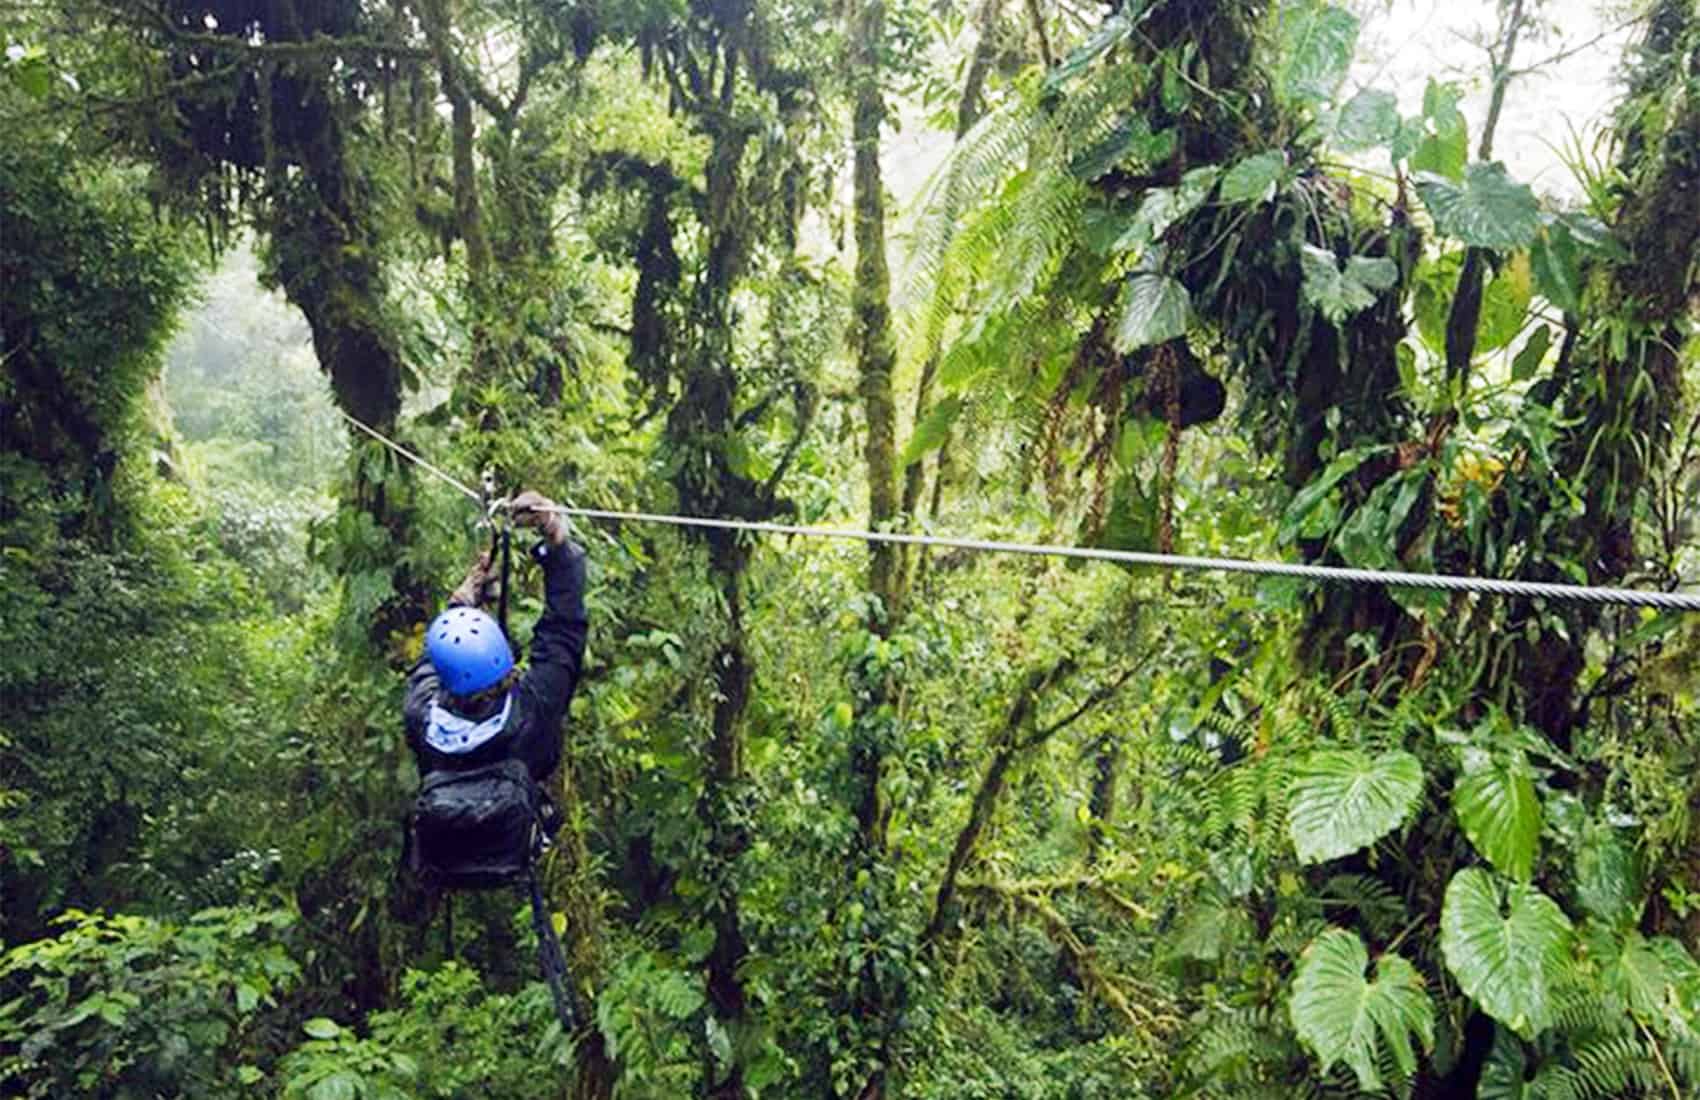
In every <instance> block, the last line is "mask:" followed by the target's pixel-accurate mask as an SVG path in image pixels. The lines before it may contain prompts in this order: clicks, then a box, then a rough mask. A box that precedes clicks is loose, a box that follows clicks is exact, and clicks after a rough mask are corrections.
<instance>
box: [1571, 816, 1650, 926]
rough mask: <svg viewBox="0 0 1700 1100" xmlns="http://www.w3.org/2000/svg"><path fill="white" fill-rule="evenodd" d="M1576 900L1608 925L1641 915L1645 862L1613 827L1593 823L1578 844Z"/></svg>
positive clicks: (1630, 919)
mask: <svg viewBox="0 0 1700 1100" xmlns="http://www.w3.org/2000/svg"><path fill="white" fill-rule="evenodd" d="M1575 882H1576V900H1577V901H1579V902H1581V903H1582V908H1583V909H1585V910H1587V911H1588V913H1589V914H1590V915H1592V916H1594V917H1597V918H1599V919H1600V920H1602V921H1605V922H1606V923H1607V924H1614V925H1615V924H1623V923H1625V922H1628V921H1633V920H1635V919H1636V918H1637V917H1639V916H1640V915H1641V860H1640V857H1639V856H1637V855H1636V853H1635V849H1634V848H1633V847H1631V846H1630V844H1629V843H1628V842H1627V841H1625V840H1624V838H1623V836H1622V835H1621V834H1620V833H1619V831H1618V830H1617V829H1615V828H1613V827H1611V826H1610V825H1606V824H1599V823H1590V824H1589V825H1588V826H1587V827H1585V828H1584V829H1583V830H1582V833H1581V835H1580V836H1579V837H1578V838H1577V840H1576V877H1575Z"/></svg>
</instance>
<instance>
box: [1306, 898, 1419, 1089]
mask: <svg viewBox="0 0 1700 1100" xmlns="http://www.w3.org/2000/svg"><path fill="white" fill-rule="evenodd" d="M1368 965H1369V953H1368V952H1366V951H1365V950H1364V945H1363V941H1362V940H1360V939H1358V937H1357V934H1356V933H1354V932H1348V931H1346V930H1345V929H1343V928H1330V929H1329V930H1328V931H1326V932H1324V933H1322V935H1320V936H1318V937H1316V939H1315V940H1313V941H1311V944H1310V946H1309V947H1306V948H1305V950H1304V955H1303V956H1302V957H1301V958H1300V959H1299V966H1298V970H1297V972H1296V973H1295V974H1294V975H1293V999H1292V1002H1291V1004H1290V1005H1289V1008H1288V1011H1289V1013H1290V1015H1291V1017H1292V1021H1293V1030H1294V1031H1296V1032H1297V1033H1298V1036H1299V1039H1300V1040H1301V1041H1302V1042H1304V1043H1305V1045H1306V1046H1308V1047H1310V1048H1311V1049H1312V1050H1314V1051H1315V1052H1316V1056H1317V1057H1318V1058H1320V1059H1322V1072H1323V1073H1324V1074H1326V1073H1327V1072H1328V1071H1329V1069H1331V1068H1332V1067H1333V1065H1334V1063H1335V1062H1345V1063H1346V1064H1347V1065H1348V1066H1351V1067H1352V1072H1354V1073H1356V1074H1357V1075H1358V1085H1359V1087H1360V1088H1362V1089H1363V1090H1364V1091H1366V1092H1374V1091H1376V1090H1377V1089H1379V1088H1380V1087H1381V1077H1380V1074H1379V1073H1377V1071H1376V1063H1377V1058H1376V1054H1377V1048H1378V1047H1379V1046H1380V1045H1381V1044H1385V1045H1386V1046H1387V1048H1388V1049H1389V1050H1390V1051H1391V1052H1392V1054H1393V1061H1394V1064H1395V1065H1397V1066H1398V1067H1399V1070H1400V1072H1401V1073H1403V1074H1404V1075H1405V1076H1407V1077H1408V1076H1410V1075H1411V1074H1413V1073H1415V1072H1416V1071H1417V1059H1416V1053H1415V1052H1414V1051H1413V1050H1412V1049H1411V1033H1412V1032H1415V1033H1416V1035H1417V1038H1418V1039H1419V1040H1421V1041H1422V1044H1423V1049H1424V1050H1432V1049H1433V1048H1434V1005H1433V1003H1432V1002H1430V1000H1429V997H1428V992H1427V991H1426V990H1425V989H1424V988H1423V979H1422V976H1421V975H1420V974H1418V973H1417V971H1416V968H1415V967H1413V966H1412V965H1411V964H1410V963H1408V962H1406V961H1405V960H1404V959H1402V958H1400V957H1399V956H1398V955H1383V956H1382V957H1381V958H1380V959H1379V960H1378V961H1377V962H1376V964H1375V981H1373V982H1370V981H1365V980H1364V970H1365V968H1366V967H1368Z"/></svg>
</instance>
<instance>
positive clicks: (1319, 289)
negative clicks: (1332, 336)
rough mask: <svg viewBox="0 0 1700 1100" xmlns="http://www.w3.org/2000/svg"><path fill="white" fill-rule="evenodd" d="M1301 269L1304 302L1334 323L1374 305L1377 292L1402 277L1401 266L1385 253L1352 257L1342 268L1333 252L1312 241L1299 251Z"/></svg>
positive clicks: (1387, 287) (1390, 285)
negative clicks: (1400, 274) (1319, 246)
mask: <svg viewBox="0 0 1700 1100" xmlns="http://www.w3.org/2000/svg"><path fill="white" fill-rule="evenodd" d="M1299 268H1300V270H1301V271H1302V272H1303V274H1304V283H1303V287H1302V289H1303V291H1304V298H1305V301H1307V302H1309V303H1310V304H1311V305H1313V306H1315V307H1316V308H1317V309H1318V310H1320V311H1321V312H1322V315H1323V316H1324V317H1326V318H1328V319H1329V320H1330V321H1332V322H1334V323H1335V324H1339V323H1340V322H1341V321H1344V320H1345V319H1346V318H1347V317H1349V316H1351V315H1352V314H1354V313H1356V312H1358V311H1359V310H1361V309H1367V308H1368V307H1370V306H1372V305H1374V304H1375V296H1376V293H1377V292H1379V291H1384V290H1388V289H1390V288H1391V287H1392V286H1393V284H1394V283H1395V282H1397V281H1398V279H1399V269H1398V267H1396V266H1395V265H1394V263H1393V261H1392V260H1390V259H1388V258H1387V257H1385V256H1351V257H1348V258H1347V260H1346V265H1345V269H1344V270H1341V268H1340V265H1339V261H1337V260H1336V259H1335V258H1334V253H1332V252H1330V251H1329V250H1328V249H1326V248H1318V247H1317V246H1315V245H1312V244H1307V245H1305V246H1304V247H1303V248H1302V249H1301V250H1300V252H1299Z"/></svg>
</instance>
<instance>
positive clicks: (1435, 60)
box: [844, 0, 1632, 209]
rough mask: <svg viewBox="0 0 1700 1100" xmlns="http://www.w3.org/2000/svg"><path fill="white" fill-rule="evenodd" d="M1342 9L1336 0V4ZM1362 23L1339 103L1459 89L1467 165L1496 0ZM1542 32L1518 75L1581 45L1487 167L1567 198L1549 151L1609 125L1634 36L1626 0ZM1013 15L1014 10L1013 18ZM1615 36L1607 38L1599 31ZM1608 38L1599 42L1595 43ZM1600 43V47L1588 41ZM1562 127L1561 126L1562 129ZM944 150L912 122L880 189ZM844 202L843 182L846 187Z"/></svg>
mask: <svg viewBox="0 0 1700 1100" xmlns="http://www.w3.org/2000/svg"><path fill="white" fill-rule="evenodd" d="M1336 2H1341V0H1336ZM1345 2H1346V3H1348V4H1349V6H1350V7H1352V8H1353V9H1354V10H1355V11H1357V13H1358V14H1359V16H1360V17H1361V18H1362V20H1363V28H1362V31H1361V32H1360V34H1359V36H1358V59H1357V62H1356V64H1354V65H1353V67H1352V72H1351V75H1350V76H1349V77H1348V79H1347V82H1346V86H1345V87H1344V88H1343V89H1342V92H1341V99H1342V100H1344V99H1347V98H1350V96H1351V95H1352V94H1353V93H1355V92H1356V91H1357V90H1358V89H1359V88H1361V87H1366V86H1374V87H1377V88H1382V89H1385V90H1387V91H1391V92H1393V93H1394V94H1395V95H1397V96H1398V97H1399V111H1400V114H1402V115H1406V116H1409V115H1414V114H1417V113H1418V112H1419V111H1420V110H1421V109H1422V102H1423V88H1424V86H1425V85H1426V84H1427V81H1428V78H1429V77H1431V76H1432V77H1435V78H1436V79H1438V80H1441V81H1445V82H1451V83H1455V84H1459V85H1461V86H1463V87H1464V88H1465V89H1466V91H1467V92H1468V95H1467V97H1466V98H1465V100H1464V102H1463V105H1462V107H1463V111H1464V116H1465V118H1467V119H1468V120H1469V123H1470V156H1471V158H1472V159H1473V158H1474V157H1475V154H1476V147H1477V143H1478V142H1479V141H1480V140H1481V126H1482V122H1483V120H1484V119H1486V117H1487V105H1488V65H1487V57H1486V54H1484V53H1483V52H1482V50H1481V48H1480V47H1479V46H1477V45H1475V43H1476V42H1479V41H1485V40H1487V39H1489V38H1491V37H1492V34H1493V31H1494V27H1495V21H1496V11H1497V6H1498V5H1497V4H1496V2H1495V0H1345ZM1527 2H1528V3H1529V4H1531V5H1533V6H1534V7H1535V10H1536V11H1537V13H1538V14H1539V17H1540V19H1541V21H1542V23H1543V24H1546V26H1545V27H1544V28H1543V29H1541V30H1539V31H1537V32H1536V33H1534V34H1533V35H1525V36H1524V37H1523V38H1522V40H1521V41H1520V43H1519V45H1518V49H1517V55H1516V60H1515V62H1514V65H1515V67H1517V68H1522V67H1524V66H1527V65H1532V64H1534V63H1536V62H1538V61H1540V60H1542V59H1544V58H1549V57H1553V56H1554V55H1557V54H1560V53H1563V52H1566V51H1568V50H1571V49H1573V48H1575V47H1579V46H1583V45H1584V44H1588V43H1591V45H1587V46H1586V48H1585V49H1581V50H1579V51H1578V52H1577V53H1575V54H1574V55H1572V56H1570V57H1567V58H1564V59H1563V60H1560V61H1558V62H1555V63H1554V64H1552V65H1550V66H1547V67H1545V68H1543V69H1541V70H1540V71H1539V72H1537V73H1531V74H1529V75H1527V76H1523V77H1520V78H1518V79H1517V80H1516V81H1515V82H1514V83H1513V84H1512V86H1511V90H1510V92H1509V93H1508V95H1507V96H1506V100H1505V108H1504V110H1503V111H1502V112H1501V116H1500V123H1499V127H1498V130H1497V132H1496V135H1495V140H1494V150H1493V154H1494V158H1495V159H1496V160H1502V161H1504V162H1505V165H1506V168H1507V169H1508V170H1509V171H1510V172H1511V175H1512V176H1513V178H1515V179H1518V180H1521V181H1523V182H1525V183H1528V184H1529V185H1531V186H1532V187H1534V188H1535V190H1536V191H1539V192H1543V193H1546V194H1552V195H1558V196H1564V197H1573V196H1574V195H1575V194H1576V188H1575V186H1574V185H1573V184H1572V183H1571V181H1570V179H1569V173H1568V171H1567V170H1566V169H1565V168H1564V166H1563V164H1562V163H1561V162H1560V161H1559V159H1558V157H1557V156H1556V155H1555V154H1554V152H1553V150H1552V149H1551V148H1550V147H1549V146H1548V144H1547V143H1548V142H1551V143H1553V144H1562V143H1564V142H1565V141H1566V140H1567V139H1568V136H1569V133H1570V131H1569V129H1568V126H1569V125H1573V126H1575V127H1576V129H1577V130H1578V131H1579V132H1583V133H1591V132H1592V128H1593V127H1596V126H1598V125H1599V124H1601V123H1603V122H1604V121H1606V119H1607V117H1608V116H1609V115H1610V112H1611V108H1612V106H1613V105H1614V104H1615V103H1616V101H1617V97H1618V85H1617V82H1616V80H1615V79H1614V77H1615V73H1616V71H1617V68H1618V65H1619V63H1620V61H1621V59H1622V57H1623V50H1624V46H1625V44H1626V43H1627V42H1628V41H1629V39H1630V36H1631V33H1632V32H1631V31H1629V30H1626V29H1623V28H1624V25H1625V19H1626V16H1625V15H1624V14H1623V11H1622V8H1623V7H1624V6H1625V0H1527ZM1015 14H1017V9H1016V7H1015V6H1014V5H1012V6H1011V15H1012V16H1013V15H1015ZM1608 31H1609V32H1612V33H1606V32H1608ZM1602 34H1605V37H1603V38H1601V37H1600V36H1601V35H1602ZM1595 39H1599V40H1598V41H1594V40H1595ZM1567 124H1568V125H1567ZM949 149H950V135H949V134H941V133H939V132H938V131H936V130H928V129H927V128H926V127H925V126H923V125H921V123H920V120H919V119H917V118H912V117H911V118H905V120H904V126H903V128H902V129H901V130H900V131H899V132H897V133H896V134H889V135H888V136H887V138H886V141H885V148H884V158H883V159H884V168H885V182H886V187H887V188H889V189H890V190H891V192H892V193H893V194H894V195H896V196H897V197H898V199H899V202H900V204H901V206H902V207H903V208H905V209H906V208H907V207H908V206H909V205H910V204H911V203H912V201H913V200H914V199H915V198H916V197H917V196H918V195H919V193H920V190H921V188H922V187H923V186H924V185H925V184H926V182H927V180H928V178H929V177H930V175H931V173H932V171H933V170H934V169H935V168H936V167H937V166H938V164H939V163H940V162H941V161H942V160H943V159H944V155H945V153H947V152H948V151H949ZM844 187H845V195H846V201H848V194H849V190H848V187H849V185H848V182H846V183H845V184H844Z"/></svg>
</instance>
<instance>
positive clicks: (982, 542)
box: [338, 410, 1700, 611]
mask: <svg viewBox="0 0 1700 1100" xmlns="http://www.w3.org/2000/svg"><path fill="white" fill-rule="evenodd" d="M338 412H339V413H340V412H341V410H338ZM342 416H343V417H344V419H346V420H349V421H350V422H352V423H353V424H355V425H356V426H357V427H359V428H360V429H361V430H362V431H364V432H365V433H366V434H368V435H370V436H372V437H373V438H374V439H377V440H378V441H379V442H381V443H384V444H385V445H386V446H388V447H390V448H391V449H392V450H394V451H395V452H396V453H397V454H400V455H402V456H403V457H405V458H408V459H410V460H412V461H414V462H416V463H418V464H419V465H420V466H421V467H422V468H424V469H425V470H427V471H429V472H431V473H433V474H436V475H437V476H438V477H440V478H442V479H443V480H444V481H446V482H448V483H449V484H450V485H453V486H455V487H456V488H458V489H460V490H461V491H462V492H465V493H467V494H468V495H470V496H471V497H472V498H473V499H474V500H481V498H480V497H479V495H478V494H477V493H474V492H471V491H470V490H469V489H467V488H466V486H464V485H462V484H461V483H460V482H459V481H457V480H455V479H454V478H452V477H450V476H448V475H447V474H445V473H443V472H442V471H441V470H439V469H437V468H436V467H435V466H433V465H431V464H430V463H428V462H426V461H425V460H424V459H422V458H419V457H418V456H417V455H414V454H413V453H412V452H410V451H407V450H405V449H404V448H402V447H401V446H400V445H398V444H396V443H393V442H391V441H390V440H388V439H386V438H385V437H384V436H382V435H381V434H379V433H378V432H376V431H374V430H373V429H371V428H369V427H367V426H366V425H364V424H361V423H360V422H359V421H357V420H355V419H354V418H353V417H351V416H349V415H348V414H347V413H342ZM539 510H540V511H549V512H553V513H555V514H557V515H562V516H569V517H571V516H577V517H580V518H583V519H599V520H614V521H619V522H626V523H662V524H668V525H671V526H675V527H700V528H712V529H718V530H726V531H750V532H756V533H760V534H769V535H800V536H803V537H807V538H834V539H855V540H859V541H862V542H885V543H900V544H904V545H910V546H935V547H943V548H946V549H954V550H972V551H978V552H985V553H998V554H1028V555H1039V556H1045V557H1058V558H1078V559H1083V560H1086V561H1108V562H1116V563H1118V564H1121V565H1143V566H1150V567H1154V568H1158V569H1188V570H1201V571H1210V572H1221V573H1246V574H1251V575H1253V576H1268V577H1292V578H1296V579H1300V580H1312V581H1323V582H1331V583H1338V584H1359V585H1383V586H1386V587H1390V588H1426V589H1438V590H1441V591H1447V592H1479V593H1483V594H1486V595H1491V596H1510V597H1520V598H1525V599H1554V600H1578V601H1583V602H1587V603H1602V604H1621V605H1624V606H1628V607H1650V608H1656V609H1658V610H1662V611H1700V593H1696V594H1690V593H1682V592H1656V591H1647V590H1644V589H1635V588H1610V587H1602V586H1597V585H1584V584H1557V583H1553V582H1548V581H1519V580H1506V579H1502V578H1498V577H1467V576H1459V575H1456V574H1448V573H1410V572H1403V571H1400V570H1391V569H1353V568H1349V567H1345V566H1335V565H1303V564H1299V563H1296V562H1271V561H1253V560H1250V559H1247V558H1210V557H1194V556H1191V555H1187V554H1154V553H1147V552H1145V551H1140V550H1112V549H1106V548H1102V547H1092V546H1060V545H1056V544H1050V543H1030V542H1010V541H1005V540H1001V539H968V538H957V537H954V536H949V535H918V534H906V533H903V532H898V531H866V530H858V529H855V528H848V527H811V526H802V525H798V524H790V523H768V522H761V521H756V520H738V519H712V518H708V517H704V516H679V515H672V514H669V513H661V512H623V511H612V510H609V509H603V508H577V507H571V506H564V505H556V506H555V507H553V508H547V509H539Z"/></svg>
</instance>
